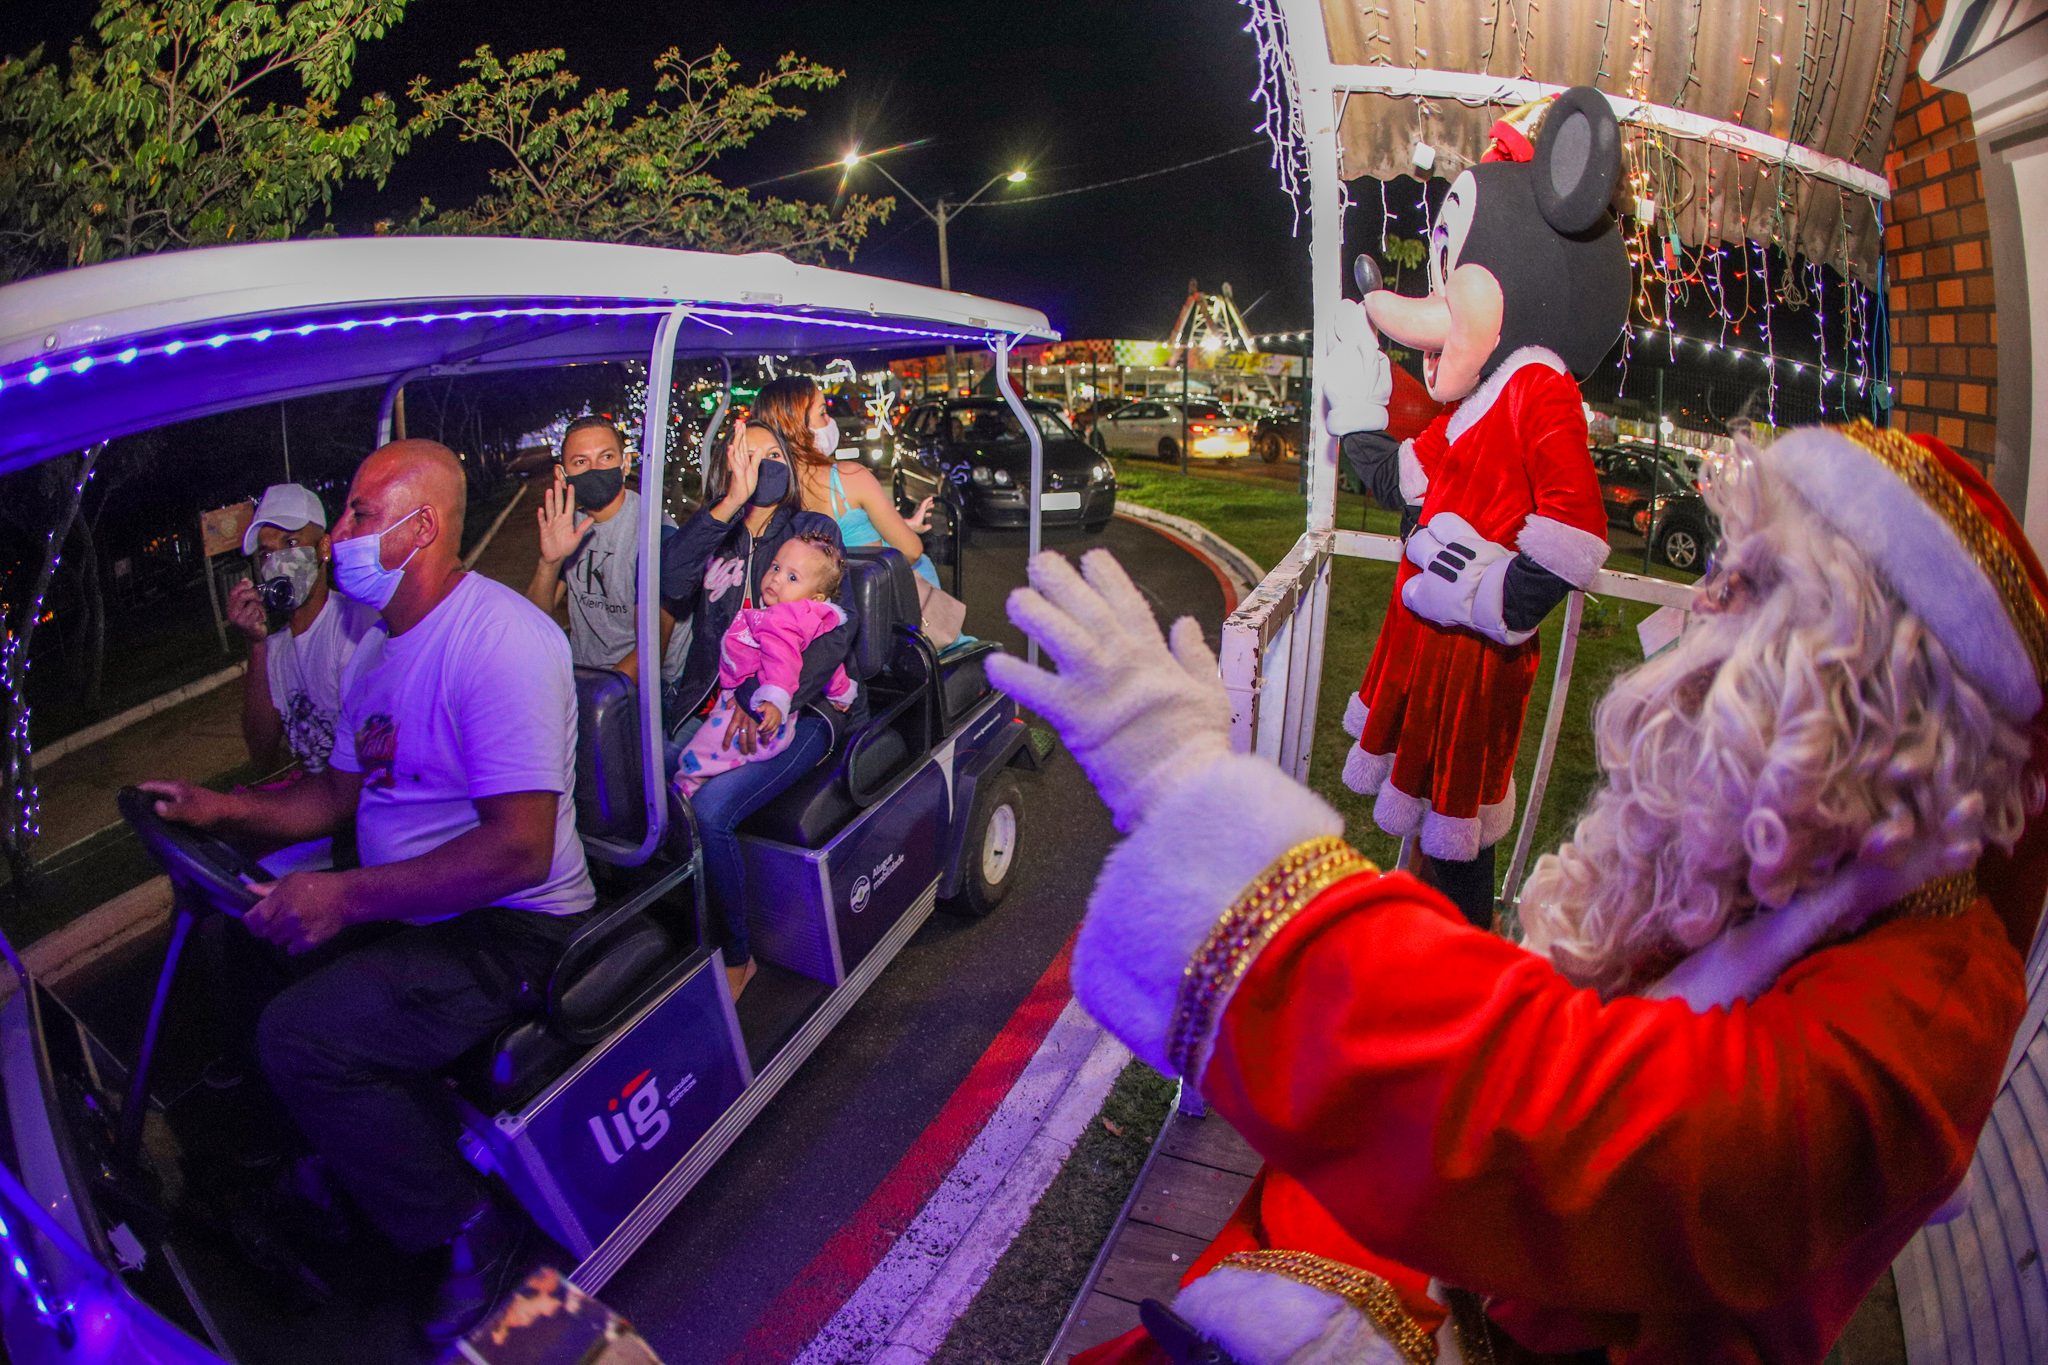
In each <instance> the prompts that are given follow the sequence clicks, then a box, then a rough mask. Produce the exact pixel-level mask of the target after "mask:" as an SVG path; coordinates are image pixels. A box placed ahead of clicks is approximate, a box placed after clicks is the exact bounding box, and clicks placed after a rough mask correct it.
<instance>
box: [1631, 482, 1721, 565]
mask: <svg viewBox="0 0 2048 1365" xmlns="http://www.w3.org/2000/svg"><path fill="white" fill-rule="evenodd" d="M1634 525H1635V528H1636V530H1637V531H1639V532H1641V533H1643V534H1644V535H1646V536H1648V537H1649V541H1650V552H1651V553H1652V554H1654V555H1655V556H1656V557H1657V558H1658V559H1661V560H1663V561H1664V562H1665V563H1666V564H1669V565H1670V566H1671V567H1672V568H1674V569H1677V570H1679V571H1680V572H1683V573H1704V572H1706V568H1707V561H1708V560H1709V559H1711V558H1712V557H1713V554H1714V547H1715V546H1716V545H1718V544H1720V543H1721V522H1720V519H1719V518H1718V517H1716V516H1715V515H1714V513H1713V511H1712V509H1710V508H1709V507H1708V506H1707V500H1706V499H1705V498H1703V497H1701V496H1700V492H1699V490H1698V489H1697V488H1692V487H1681V488H1677V489H1674V490H1672V491H1671V492H1669V493H1663V494H1660V495H1659V496H1658V497H1657V498H1656V499H1655V500H1654V501H1653V502H1652V503H1651V504H1650V505H1649V506H1648V507H1645V508H1643V509H1642V510H1641V511H1639V512H1637V513H1636V515H1635V520H1634Z"/></svg>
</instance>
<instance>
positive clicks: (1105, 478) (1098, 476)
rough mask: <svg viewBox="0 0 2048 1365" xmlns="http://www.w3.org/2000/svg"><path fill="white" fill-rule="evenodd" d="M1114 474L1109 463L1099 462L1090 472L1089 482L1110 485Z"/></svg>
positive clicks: (1105, 461)
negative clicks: (1111, 476)
mask: <svg viewBox="0 0 2048 1365" xmlns="http://www.w3.org/2000/svg"><path fill="white" fill-rule="evenodd" d="M1112 472H1113V471H1112V470H1111V469H1110V467H1109V461H1107V460H1097V461H1096V462H1095V467H1094V468H1093V469H1090V470H1089V471H1088V482H1090V483H1108V482H1109V479H1110V475H1111V473H1112Z"/></svg>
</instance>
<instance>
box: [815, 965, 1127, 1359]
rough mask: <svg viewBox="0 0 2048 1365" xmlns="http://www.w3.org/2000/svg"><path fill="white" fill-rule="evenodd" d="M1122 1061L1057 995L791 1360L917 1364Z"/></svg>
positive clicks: (991, 1262)
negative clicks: (998, 1094)
mask: <svg viewBox="0 0 2048 1365" xmlns="http://www.w3.org/2000/svg"><path fill="white" fill-rule="evenodd" d="M1130 1059H1131V1053H1130V1050H1129V1049H1128V1048H1126V1047H1125V1046H1124V1045H1123V1044H1122V1043H1119V1042H1118V1041H1117V1040H1116V1039H1114V1038H1112V1037H1110V1036H1109V1034H1107V1033H1105V1032H1104V1031H1103V1030H1102V1028H1101V1026H1100V1025H1098V1024H1097V1023H1096V1022H1095V1021H1094V1020H1093V1019H1090V1018H1089V1017H1088V1015H1087V1014H1086V1013H1085V1012H1084V1011H1083V1010H1082V1009H1081V1007H1080V1005H1079V1004H1077V1003H1076V1002H1074V1001H1071V1000H1070V1001H1068V1002H1067V1007H1066V1008H1065V1009H1064V1010H1062V1011H1061V1012H1060V1017H1059V1018H1058V1020H1056V1021H1055V1022H1054V1024H1053V1026H1052V1030H1051V1031H1050V1032H1049V1033H1047V1034H1046V1036H1045V1041H1044V1042H1043V1043H1041V1044H1039V1048H1038V1051H1037V1052H1036V1053H1035V1054H1034V1055H1033V1056H1032V1058H1031V1060H1030V1062H1029V1063H1027V1064H1026V1065H1025V1067H1024V1072H1023V1074H1022V1075H1020V1076H1019V1077H1018V1078H1017V1083H1016V1084H1015V1085H1013V1086H1011V1087H1010V1093H1009V1094H1008V1095H1005V1096H1004V1097H1003V1102H1002V1103H1001V1104H1000V1105H998V1106H997V1107H996V1111H995V1113H994V1114H992V1115H991V1116H990V1117H989V1121H988V1123H987V1124H986V1125H985V1126H984V1127H983V1128H982V1130H981V1132H980V1133H979V1134H977V1135H976V1136H975V1139H974V1142H973V1143H972V1144H971V1145H970V1146H969V1147H968V1149H967V1152H966V1154H965V1155H963V1156H962V1157H961V1158H960V1161H959V1163H958V1164H957V1165H955V1166H954V1167H953V1169H952V1170H951V1171H950V1172H949V1173H948V1174H947V1176H946V1178H945V1180H944V1181H943V1182H941V1184H940V1185H939V1188H938V1190H937V1191H936V1192H934V1193H933V1195H932V1197H931V1198H930V1199H929V1200H927V1201H926V1202H925V1206H924V1207H923V1208H922V1209H920V1210H919V1211H918V1215H917V1217H916V1218H915V1219H914V1220H912V1222H911V1225H910V1226H909V1227H908V1228H906V1229H905V1230H904V1232H903V1235H902V1236H900V1237H898V1238H897V1239H896V1244H895V1245H894V1246H892V1247H891V1248H889V1251H888V1253H887V1254H886V1255H884V1256H883V1257H882V1259H881V1262H880V1263H879V1264H877V1265H876V1266H875V1268H874V1269H873V1270H872V1271H870V1272H869V1274H868V1277H867V1279H866V1280H864V1281H863V1282H862V1283H861V1286H860V1288H859V1289H856V1290H855V1291H854V1292H853V1295H852V1297H850V1298H849V1299H847V1301H846V1302H845V1303H844V1304H842V1305H841V1306H840V1309H839V1311H838V1312H837V1313H836V1314H834V1315H833V1317H832V1320H831V1321H830V1322H828V1323H826V1324H825V1327H824V1329H823V1330H822V1331H820V1332H819V1333H818V1335H817V1337H816V1338H814V1339H813V1340H812V1342H811V1344H810V1345H809V1346H808V1347H806V1348H805V1349H804V1352H803V1354H802V1355H800V1356H798V1357H797V1360H796V1365H924V1362H926V1361H928V1360H929V1359H930V1358H931V1355H932V1353H933V1352H934V1351H936V1350H938V1348H939V1345H940V1343H941V1342H943V1341H944V1340H945V1339H946V1333H947V1332H948V1331H950V1330H951V1329H952V1326H953V1323H954V1322H955V1321H957V1320H958V1319H959V1317H960V1315H961V1314H962V1313H963V1312H965V1311H966V1310H967V1305H968V1304H969V1303H971V1302H973V1300H974V1296H975V1294H976V1293H978V1292H979V1291H980V1289H981V1287H982V1285H983V1284H984V1283H986V1282H987V1280H988V1276H989V1272H990V1271H991V1270H993V1269H994V1268H995V1264H996V1262H997V1261H998V1260H1000V1259H1001V1258H1002V1254H1003V1252H1004V1251H1006V1250H1008V1249H1009V1245H1010V1243H1011V1242H1012V1241H1013V1240H1014V1239H1015V1238H1016V1236H1017V1233H1018V1231H1019V1229H1021V1228H1022V1227H1023V1226H1024V1222H1025V1220H1026V1219H1027V1218H1029V1217H1030V1215H1031V1210H1032V1208H1033V1206H1034V1205H1036V1204H1037V1203H1038V1199H1039V1196H1040V1195H1042V1194H1044V1193H1045V1190H1046V1187H1047V1186H1048V1185H1050V1184H1051V1183H1052V1179H1053V1177H1054V1176H1055V1175H1057V1174H1059V1170H1060V1167H1061V1166H1062V1165H1063V1164H1064V1163H1065V1162H1066V1159H1067V1158H1068V1156H1070V1155H1072V1153H1073V1149H1074V1143H1075V1142H1076V1141H1077V1140H1078V1139H1079V1138H1080V1136H1081V1134H1082V1132H1084V1131H1085V1130H1086V1129H1087V1127H1088V1124H1089V1123H1090V1122H1091V1121H1092V1120H1093V1119H1094V1118H1095V1116H1096V1114H1098V1113H1100V1112H1101V1110H1102V1102H1103V1100H1104V1099H1105V1098H1106V1097H1107V1096H1108V1095H1109V1090H1110V1087H1111V1086H1112V1085H1114V1084H1115V1083H1116V1078H1117V1076H1118V1075H1119V1074H1120V1073H1121V1072H1122V1071H1123V1069H1124V1066H1125V1065H1126V1064H1127V1063H1128V1062H1129V1061H1130Z"/></svg>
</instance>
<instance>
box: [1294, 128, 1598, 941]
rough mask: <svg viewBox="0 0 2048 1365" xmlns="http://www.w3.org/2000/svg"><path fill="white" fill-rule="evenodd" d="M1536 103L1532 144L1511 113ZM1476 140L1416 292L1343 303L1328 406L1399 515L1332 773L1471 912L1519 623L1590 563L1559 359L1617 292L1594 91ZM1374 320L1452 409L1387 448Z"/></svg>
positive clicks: (1514, 682) (1521, 685) (1574, 362)
mask: <svg viewBox="0 0 2048 1365" xmlns="http://www.w3.org/2000/svg"><path fill="white" fill-rule="evenodd" d="M1538 118H1540V119H1541V128H1540V131H1538V133H1537V134H1536V137H1535V140H1534V141H1533V143H1532V142H1531V141H1530V139H1529V138H1528V137H1527V136H1526V134H1525V132H1524V131H1523V130H1524V128H1525V127H1526V126H1527V125H1528V124H1529V123H1531V122H1533V121H1534V120H1536V119H1538ZM1493 139H1494V147H1493V150H1491V151H1489V152H1488V153H1487V155H1486V158H1485V160H1484V161H1482V163H1481V164H1480V165H1477V166H1474V167H1473V168H1471V169H1470V170H1468V171H1466V172H1465V173H1464V174H1462V175H1460V176H1459V177H1458V178H1457V179H1456V180H1455V181H1453V182H1452V184H1451V188H1450V192H1449V193H1448V194H1447V195H1446V196H1445V197H1444V201H1443V205H1442V207H1441V208H1439V209H1438V211H1437V216H1436V223H1435V225H1434V227H1433V228H1432V229H1431V232H1430V242H1429V279H1430V290H1429V296H1428V297H1427V298H1421V299H1417V298H1409V297H1406V296H1404V295H1401V294H1396V293H1392V292H1390V291H1387V290H1378V291H1376V292H1371V293H1368V294H1367V296H1366V299H1365V302H1364V303H1363V304H1362V305H1361V304H1358V303H1354V302H1350V301H1348V300H1347V301H1346V302H1345V303H1344V304H1342V305H1340V307H1341V309H1342V313H1341V314H1340V316H1339V318H1338V320H1337V323H1336V328H1335V331H1336V335H1337V342H1338V345H1337V350H1336V353H1335V354H1334V355H1332V357H1331V358H1330V360H1329V361H1328V362H1327V364H1328V365H1329V366H1331V367H1332V368H1330V369H1326V371H1325V389H1326V391H1327V392H1328V393H1329V395H1330V397H1329V399H1328V404H1327V409H1326V412H1325V417H1324V420H1325V423H1326V425H1327V426H1328V428H1329V430H1330V431H1331V432H1332V433H1333V434H1335V435H1337V436H1338V437H1339V439H1340V444H1341V448H1342V450H1343V452H1344V454H1345V457H1346V458H1347V459H1348V460H1349V461H1350V462H1351V464H1352V466H1353V468H1354V469H1355V470H1356V471H1357V472H1358V474H1359V476H1360V478H1361V480H1362V481H1363V482H1364V483H1365V485H1366V487H1367V488H1368V489H1370V490H1371V491H1372V493H1373V495H1374V496H1375V498H1376V499H1377V500H1378V501H1379V502H1380V503H1381V504H1382V505H1383V506H1385V507H1386V508H1387V509H1388V510H1389V511H1398V512H1401V513H1402V514H1403V518H1404V525H1403V530H1404V532H1406V531H1409V530H1410V528H1411V527H1413V528H1415V529H1413V533H1412V534H1410V535H1409V536H1408V553H1407V559H1406V561H1405V562H1404V563H1402V564H1401V566H1400V568H1399V570H1398V572H1397V575H1396V578H1395V591H1394V601H1393V603H1392V604H1391V605H1390V607H1389V609H1388V616H1387V621H1386V623H1385V624H1384V625H1383V626H1382V627H1381V629H1380V634H1379V641H1378V644H1377V646H1376V647H1375V649H1374V650H1373V656H1372V663H1371V664H1370V665H1369V666H1368V667H1367V669H1366V672H1365V681H1364V682H1363V684H1361V686H1360V687H1359V689H1358V695H1357V696H1356V697H1354V698H1353V699H1352V701H1351V703H1350V706H1349V707H1348V708H1347V710H1346V713H1345V717H1344V728H1345V729H1346V730H1347V731H1348V732H1349V733H1350V734H1351V735H1353V736H1354V737H1356V738H1357V740H1358V744H1357V746H1356V747H1355V748H1353V749H1352V750H1351V754H1350V758H1349V759H1348V761H1347V762H1346V763H1345V765H1344V781H1345V784H1346V785H1347V786H1349V787H1350V788H1351V789H1352V790H1353V791H1356V792H1360V793H1363V794H1365V795H1373V794H1375V793H1376V794H1377V796H1378V800H1377V801H1376V802H1375V803H1374V806H1373V818H1374V820H1375V822H1376V823H1378V825H1379V826H1380V828H1381V829H1383V830H1385V831H1386V832H1387V833H1389V834H1394V835H1402V836H1405V835H1409V834H1416V833H1419V835H1420V838H1419V840H1418V843H1419V844H1420V846H1421V848H1422V851H1423V852H1424V853H1425V854H1427V855H1428V856H1429V858H1430V860H1431V862H1432V863H1433V864H1434V865H1435V879H1436V884H1437V886H1438V888H1439V889H1441V890H1442V891H1443V892H1444V894H1445V895H1447V896H1448V897H1449V898H1450V899H1451V901H1452V902H1453V903H1455V904H1456V905H1457V906H1458V908H1459V909H1460V910H1461V911H1462V912H1463V913H1464V914H1465V916H1466V918H1468V919H1469V920H1471V921H1472V922H1473V923H1474V924H1477V925H1480V926H1481V927H1486V926H1489V925H1491V924H1492V922H1493V845H1494V843H1495V842H1497V841H1498V840H1499V839H1500V837H1501V836H1502V835H1503V834H1505V833H1506V832H1507V830H1508V828H1509V826H1510V825H1511V824H1512V823H1513V821H1514V811H1515V781H1514V769H1515V750H1516V747H1517V745H1518V743H1519V742H1520V738H1521V733H1522V721H1523V716H1524V714H1525V712H1526V711H1527V709H1528V703H1529V691H1530V688H1531V686H1532V685H1533V684H1534V682H1535V679H1536V670H1537V665H1538V663H1539V649H1538V644H1537V641H1536V639H1535V635H1536V628H1537V626H1538V625H1539V624H1540V623H1541V622H1542V620H1543V618H1544V617H1545V616H1547V615H1549V614H1550V612H1551V611H1552V610H1553V609H1554V608H1555V607H1556V606H1557V604H1558V603H1559V602H1561V601H1562V600H1564V597H1565V595H1566V594H1567V593H1569V592H1570V591H1571V590H1572V589H1573V588H1584V587H1585V586H1586V585H1587V584H1589V583H1591V582H1592V581H1593V575H1594V574H1595V573H1596V572H1597V571H1598V570H1599V568H1600V566H1601V565H1602V564H1603V563H1605V562H1606V559H1607V553H1608V548H1607V518H1606V515H1605V513H1604V511H1603V509H1602V507H1601V502H1600V487H1599V482H1598V480H1597V478H1596V476H1595V474H1594V471H1593V463H1592V458H1591V456H1590V455H1589V453H1588V447H1587V438H1586V419H1585V409H1584V406H1583V404H1582V403H1581V400H1580V397H1579V389H1578V384H1577V383H1576V382H1575V379H1574V376H1577V377H1579V378H1583V377H1585V376H1586V375H1588V374H1590V373H1592V371H1593V369H1594V367H1595V366H1597V365H1598V364H1599V363H1600V361H1601V359H1602V358H1603V357H1604V356H1605V355H1606V354H1607V351H1608V348H1609V347H1611V346H1612V345H1613V344H1614V340H1615V338H1616V337H1617V336H1619V335H1620V334H1621V329H1622V327H1623V326H1624V324H1625V323H1626V321H1627V318H1628V299H1629V269H1628V259H1627V254H1626V251H1625V249H1624V248H1623V246H1622V240H1621V234H1620V232H1619V231H1618V230H1617V228H1616V226H1615V222H1614V217H1613V215H1612V214H1611V213H1610V212H1609V210H1608V201H1609V199H1610V198H1611V197H1612V195H1613V193H1614V185H1615V180H1616V178H1617V177H1618V176H1619V174H1620V171H1621V139H1620V133H1619V130H1618V128H1617V127H1616V125H1615V120H1614V114H1613V112H1612V111H1611V110H1610V109H1609V107H1608V104H1607V100H1606V97H1605V96H1603V95H1601V94H1600V93H1599V92H1598V91H1596V90H1593V89H1591V88H1590V87H1577V88H1574V89H1572V90H1568V91H1566V92H1565V93H1564V94H1562V95H1560V96H1558V97H1557V98H1556V100H1555V101H1554V102H1550V103H1548V104H1547V105H1546V104H1543V103H1539V104H1536V105H1531V106H1528V107H1526V108H1525V109H1523V110H1519V111H1517V113H1516V114H1515V115H1513V116H1511V117H1510V118H1508V119H1504V120H1502V121H1501V122H1499V123H1496V124H1495V125H1494V127H1493ZM1382 334H1383V335H1385V336H1388V337H1391V338H1392V339H1393V340H1395V341H1397V342H1400V343H1401V344H1402V345H1404V346H1412V347H1415V348H1416V349H1418V350H1420V351H1421V352H1422V353H1423V357H1424V359H1423V374H1424V379H1425V382H1426V384H1427V387H1428V389H1429V395H1430V397H1431V398H1433V399H1435V400H1437V401H1438V402H1441V403H1454V404H1455V405H1456V406H1454V407H1451V408H1448V409H1446V410H1445V411H1444V412H1443V413H1442V414H1440V415H1439V416H1438V417H1437V418H1436V420H1434V421H1433V422H1431V423H1430V424H1429V426H1428V427H1427V428H1425V429H1424V430H1423V432H1422V433H1421V434H1420V435H1419V436H1417V437H1416V438H1415V439H1414V440H1412V441H1404V442H1400V443H1398V444H1397V443H1396V442H1395V441H1394V440H1393V439H1392V438H1391V437H1390V436H1388V435H1387V434H1386V430H1385V428H1386V426H1387V420H1386V407H1385V402H1386V398H1385V395H1386V394H1387V393H1389V392H1390V390H1391V386H1390V384H1389V383H1388V380H1389V378H1390V377H1391V376H1390V373H1389V370H1390V367H1389V366H1388V363H1387V360H1386V357H1385V355H1384V354H1383V353H1382V352H1381V351H1380V350H1379V347H1378V340H1377V337H1378V335H1382Z"/></svg>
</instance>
